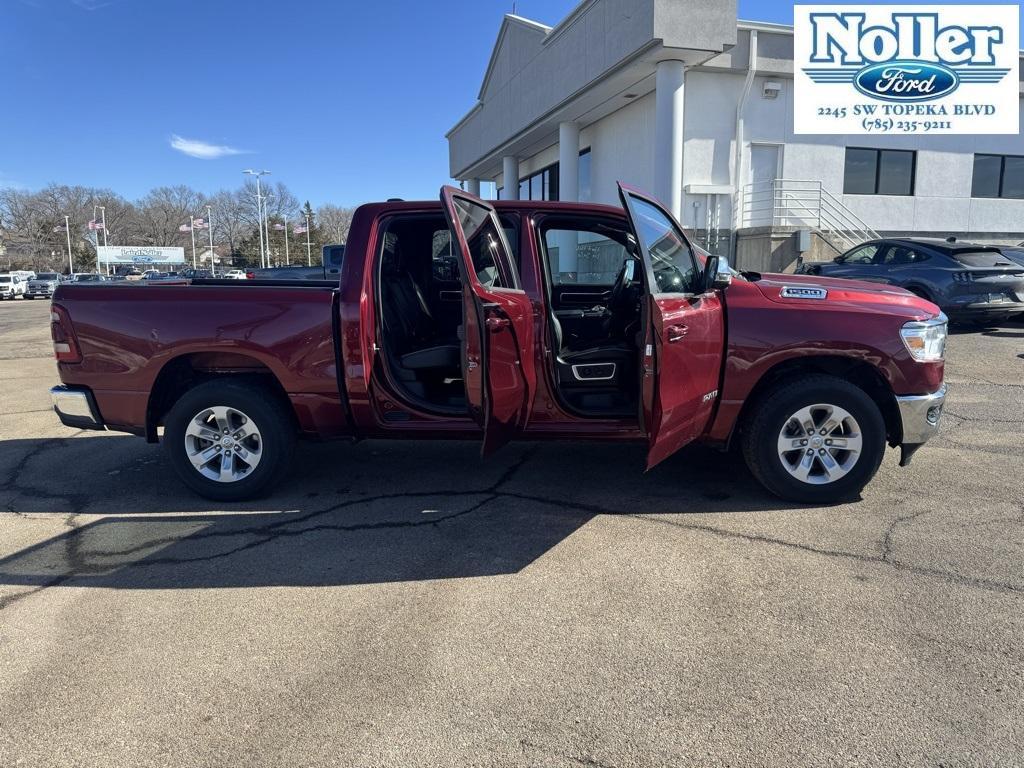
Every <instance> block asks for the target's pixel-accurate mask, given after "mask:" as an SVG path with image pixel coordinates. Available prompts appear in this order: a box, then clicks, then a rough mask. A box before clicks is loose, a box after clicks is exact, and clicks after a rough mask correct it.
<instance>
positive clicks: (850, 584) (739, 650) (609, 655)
mask: <svg viewBox="0 0 1024 768" xmlns="http://www.w3.org/2000/svg"><path fill="white" fill-rule="evenodd" d="M47 309H48V302H39V301H36V302H28V301H18V302H13V303H12V302H8V303H6V304H4V305H0V387H2V389H0V477H2V478H4V481H3V485H2V486H0V765H2V766H16V765H30V766H37V765H55V766H56V765H59V766H71V765H88V766H94V765H124V766H150V765H153V766H155V765H174V766H229V765H247V766H248V765H310V766H312V765H345V766H403V767H405V766H420V765H424V766H425V765H480V766H484V765H487V766H491V765H494V766H498V765H530V766H534V765H541V766H562V765H570V766H571V765H585V766H601V767H610V766H648V765H675V766H679V765H693V766H718V765H732V766H735V765H767V764H773V765H786V766H792V765H826V764H831V765H842V766H856V765H940V764H941V765H986V766H994V765H1006V766H1009V765H1019V764H1021V761H1022V760H1024V758H1022V755H1024V459H1022V455H1024V453H1022V451H1024V449H1022V445H1021V435H1022V431H1024V323H1020V322H1011V323H1005V324H1002V325H1000V326H998V327H993V328H990V329H988V330H985V331H983V332H972V333H958V334H956V335H954V336H952V337H951V339H950V343H949V348H948V350H949V351H948V367H947V381H948V382H949V384H950V385H951V396H950V400H949V402H948V406H947V412H946V417H945V422H944V425H943V428H942V432H941V434H940V436H939V437H938V438H936V439H935V440H934V441H933V442H932V443H930V444H929V445H928V446H927V447H926V448H925V449H923V450H922V451H921V452H919V453H918V454H917V456H916V457H915V459H914V463H913V465H912V466H911V467H909V468H905V469H900V468H899V467H898V466H897V459H898V455H897V452H895V451H889V452H888V453H887V455H886V458H885V460H884V462H883V466H882V469H881V470H880V472H879V475H878V476H877V477H876V479H875V481H874V482H873V483H872V484H871V485H870V486H869V487H868V488H867V489H866V491H865V495H864V498H863V499H862V500H861V501H859V502H857V503H853V504H848V505H844V506H837V507H830V508H811V507H798V506H792V505H787V504H783V503H780V502H778V501H776V500H774V499H772V498H770V497H768V496H766V495H765V492H763V491H762V490H761V489H760V487H759V486H757V485H756V484H755V482H754V481H753V480H752V479H751V477H750V476H749V474H748V473H747V471H746V469H745V467H744V466H743V464H742V462H741V461H740V460H739V459H738V458H736V457H733V456H728V455H720V454H718V453H713V452H710V451H707V450H703V449H688V450H686V451H684V452H683V453H682V454H680V455H678V456H676V457H674V458H673V459H671V460H669V461H667V462H665V463H664V464H663V465H661V466H660V467H658V468H657V469H656V470H655V471H653V472H651V473H649V474H647V475H644V474H643V473H642V471H641V470H642V463H643V462H642V451H641V450H640V449H638V448H623V447H621V446H610V445H591V444H543V445H541V444H532V443H527V444H518V445H514V446H510V447H508V448H506V449H504V450H503V451H502V452H501V453H500V454H499V455H498V456H496V457H494V458H493V459H491V460H490V461H489V462H486V463H481V462H480V461H479V460H478V458H477V446H475V445H472V444H463V443H442V442H431V443H425V444H423V443H421V444H414V443H405V442H399V443H383V442H370V443H363V444H359V445H349V444H337V445H308V446H304V447H302V448H301V449H300V451H299V453H298V456H297V461H296V464H295V469H294V472H293V474H292V476H291V478H290V480H289V481H288V482H287V484H286V485H284V486H283V487H281V488H280V490H279V492H278V493H277V494H276V495H275V496H274V497H272V498H271V499H268V500H265V501H264V502H261V503H259V504H251V503H248V504H238V505H233V506H230V507H227V508H215V507H212V506H211V505H210V504H209V503H208V502H204V501H203V500H201V499H198V498H196V497H194V496H192V495H190V494H189V493H188V492H186V491H185V490H184V489H183V488H182V486H180V485H179V484H178V482H177V481H176V480H175V479H174V478H173V477H171V476H170V474H169V469H168V468H167V467H166V466H165V465H164V462H163V459H162V454H161V451H160V449H159V448H158V447H157V446H151V445H147V444H145V443H144V442H143V441H142V440H141V439H138V438H134V437H129V436H122V435H117V434H113V433H88V432H76V431H75V430H72V429H67V428H65V427H62V426H61V425H60V424H59V422H58V421H57V420H56V418H55V417H54V416H53V414H52V413H51V411H50V407H49V399H48V394H47V389H48V388H49V387H50V386H51V385H52V384H54V383H56V382H57V377H56V369H55V365H54V363H53V361H52V359H51V353H50V344H49V337H48V327H47V321H48V313H47Z"/></svg>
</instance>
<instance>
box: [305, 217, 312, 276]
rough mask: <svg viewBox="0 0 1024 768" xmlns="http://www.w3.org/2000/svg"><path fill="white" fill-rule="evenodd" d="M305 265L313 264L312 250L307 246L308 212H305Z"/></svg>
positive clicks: (310, 265)
mask: <svg viewBox="0 0 1024 768" xmlns="http://www.w3.org/2000/svg"><path fill="white" fill-rule="evenodd" d="M306 266H307V267H312V266H313V252H312V250H310V247H309V214H308V213H307V214H306Z"/></svg>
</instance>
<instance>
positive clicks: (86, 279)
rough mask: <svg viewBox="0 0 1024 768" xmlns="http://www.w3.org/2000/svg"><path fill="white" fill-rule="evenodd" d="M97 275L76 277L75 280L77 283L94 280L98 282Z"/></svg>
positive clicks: (98, 277)
mask: <svg viewBox="0 0 1024 768" xmlns="http://www.w3.org/2000/svg"><path fill="white" fill-rule="evenodd" d="M99 279H100V276H99V275H78V276H77V277H76V278H75V280H76V281H77V282H79V283H88V282H92V281H94V280H99Z"/></svg>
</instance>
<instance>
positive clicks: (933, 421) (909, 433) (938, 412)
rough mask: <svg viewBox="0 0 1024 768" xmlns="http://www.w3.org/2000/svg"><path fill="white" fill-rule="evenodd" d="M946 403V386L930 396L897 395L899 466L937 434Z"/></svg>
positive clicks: (906, 462)
mask: <svg viewBox="0 0 1024 768" xmlns="http://www.w3.org/2000/svg"><path fill="white" fill-rule="evenodd" d="M945 402H946V385H945V384H943V385H942V386H941V387H939V389H938V391H937V392H932V393H931V394H930V395H898V396H897V397H896V404H897V405H898V406H899V411H900V421H901V422H902V424H903V440H902V443H901V448H902V449H903V453H902V456H901V458H900V466H901V467H905V466H907V464H909V463H910V457H911V456H913V455H914V452H915V451H916V450H917V449H918V448H920V447H921V446H922V445H924V444H925V443H926V442H927V441H928V440H929V439H931V438H932V437H933V436H934V435H936V434H938V431H939V422H940V421H941V420H942V407H943V405H945Z"/></svg>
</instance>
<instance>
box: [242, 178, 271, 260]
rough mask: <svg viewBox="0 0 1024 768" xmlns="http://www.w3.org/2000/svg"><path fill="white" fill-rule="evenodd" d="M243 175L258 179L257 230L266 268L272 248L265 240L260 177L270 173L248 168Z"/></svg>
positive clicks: (261, 258) (261, 254)
mask: <svg viewBox="0 0 1024 768" xmlns="http://www.w3.org/2000/svg"><path fill="white" fill-rule="evenodd" d="M242 173H244V174H247V175H249V176H255V177H256V220H257V224H256V228H257V229H258V230H259V231H260V264H261V265H264V266H265V264H264V261H270V251H269V250H268V249H269V247H270V246H269V244H267V245H265V244H264V240H263V195H262V194H261V193H260V176H267V175H269V174H270V171H266V170H260V171H257V170H254V169H252V168H246V169H245V170H244V171H242ZM268 239H269V236H268Z"/></svg>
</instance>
